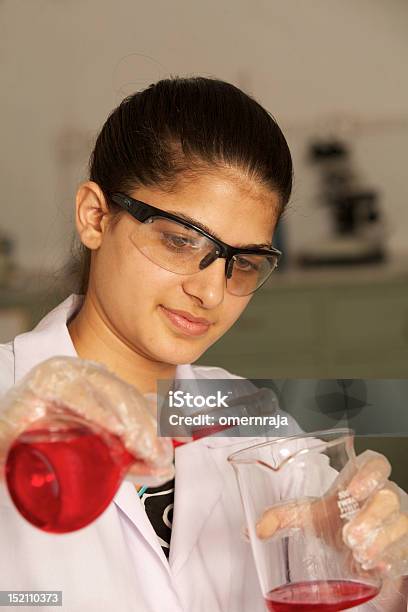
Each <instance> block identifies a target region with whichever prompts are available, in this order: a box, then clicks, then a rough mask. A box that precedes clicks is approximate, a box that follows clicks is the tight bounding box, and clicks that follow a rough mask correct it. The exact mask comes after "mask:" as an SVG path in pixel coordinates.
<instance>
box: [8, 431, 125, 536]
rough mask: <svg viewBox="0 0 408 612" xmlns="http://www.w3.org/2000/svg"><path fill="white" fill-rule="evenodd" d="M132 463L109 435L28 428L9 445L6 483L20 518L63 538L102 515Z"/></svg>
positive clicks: (116, 441)
mask: <svg viewBox="0 0 408 612" xmlns="http://www.w3.org/2000/svg"><path fill="white" fill-rule="evenodd" d="M134 461H135V458H134V457H133V456H132V455H131V454H130V453H129V452H128V451H127V450H126V449H125V447H124V446H123V444H122V442H121V440H120V439H119V438H118V437H117V436H114V435H112V434H110V433H109V432H105V431H104V432H103V435H98V434H96V433H94V431H92V430H91V429H90V428H88V427H87V426H85V425H77V424H75V425H74V426H69V427H68V428H64V429H63V430H62V431H61V432H59V431H52V433H51V432H50V431H49V430H48V429H44V428H43V429H32V430H29V431H25V432H23V433H22V434H21V435H20V436H19V437H18V438H17V439H16V440H15V442H14V443H13V445H12V446H11V448H10V450H9V453H8V456H7V462H6V481H7V485H8V489H9V492H10V495H11V498H12V500H13V502H14V504H15V505H16V507H17V508H18V510H19V511H20V512H21V514H22V515H23V516H24V518H26V519H27V520H28V521H29V522H30V523H32V524H33V525H35V526H36V527H38V528H40V529H43V530H44V531H49V532H53V533H64V532H67V531H75V530H76V529H80V528H81V527H84V526H85V525H87V524H88V523H90V522H91V521H93V520H94V519H96V518H97V517H98V516H99V515H100V514H101V513H102V512H103V511H104V510H105V508H106V507H107V506H108V505H109V503H110V502H111V501H112V499H113V497H114V495H115V493H116V491H117V489H118V487H119V485H120V483H121V481H122V478H123V476H124V474H125V472H126V470H127V468H128V467H129V466H130V464H131V463H133V462H134Z"/></svg>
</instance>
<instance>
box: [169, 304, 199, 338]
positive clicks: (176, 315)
mask: <svg viewBox="0 0 408 612" xmlns="http://www.w3.org/2000/svg"><path fill="white" fill-rule="evenodd" d="M160 310H161V311H162V312H163V313H164V314H165V316H166V319H167V320H168V321H170V323H171V324H172V326H173V327H176V328H177V329H178V330H179V331H182V332H183V333H185V334H188V335H190V336H200V335H202V334H205V333H206V332H207V331H208V328H209V327H210V325H211V321H208V320H207V319H203V318H202V317H194V315H192V314H190V313H189V312H186V311H185V310H172V309H170V308H166V307H165V306H163V305H160Z"/></svg>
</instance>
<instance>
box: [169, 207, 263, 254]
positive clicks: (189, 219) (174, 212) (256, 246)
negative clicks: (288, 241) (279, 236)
mask: <svg viewBox="0 0 408 612" xmlns="http://www.w3.org/2000/svg"><path fill="white" fill-rule="evenodd" d="M168 212H169V213H171V214H172V215H176V216H177V217H180V219H184V221H187V222H188V223H192V224H193V225H196V226H197V227H199V228H200V229H202V230H203V231H204V232H207V234H210V235H211V236H214V238H216V239H217V240H220V241H221V242H224V240H222V238H220V237H219V236H218V235H217V234H216V233H215V232H213V231H212V230H211V229H210V228H209V227H208V226H207V225H205V224H204V223H201V222H200V221H197V219H193V217H189V216H188V215H186V214H185V213H182V212H179V211H178V210H169V211H168ZM265 247H266V248H269V249H270V248H271V243H270V242H269V243H268V242H262V243H260V244H259V243H258V244H256V243H251V244H237V245H236V248H238V249H262V248H265Z"/></svg>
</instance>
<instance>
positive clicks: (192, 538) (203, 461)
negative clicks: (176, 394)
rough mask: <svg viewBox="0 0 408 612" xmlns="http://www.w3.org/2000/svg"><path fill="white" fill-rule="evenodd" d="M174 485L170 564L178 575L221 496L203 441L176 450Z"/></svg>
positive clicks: (216, 472)
mask: <svg viewBox="0 0 408 612" xmlns="http://www.w3.org/2000/svg"><path fill="white" fill-rule="evenodd" d="M175 466H176V486H175V497H174V512H173V525H172V534H171V543H170V557H169V563H170V567H171V570H172V572H173V574H177V573H178V572H179V571H180V570H181V568H182V567H183V565H184V564H185V562H186V561H187V559H188V557H189V556H190V554H191V551H192V549H193V548H194V546H195V544H196V542H197V540H198V538H199V536H200V532H201V531H202V529H203V527H204V524H205V522H206V521H207V519H208V518H209V517H210V515H211V512H212V510H213V508H214V506H215V504H216V503H217V501H218V499H219V498H220V496H221V493H222V482H223V480H222V476H221V474H220V471H219V469H218V467H217V464H216V461H215V459H214V457H213V456H212V449H210V448H207V446H206V445H205V444H204V443H203V441H202V440H198V441H196V442H191V443H189V444H186V445H184V446H181V447H179V448H177V449H176V455H175Z"/></svg>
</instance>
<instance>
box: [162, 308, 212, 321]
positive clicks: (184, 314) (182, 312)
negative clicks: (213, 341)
mask: <svg viewBox="0 0 408 612" xmlns="http://www.w3.org/2000/svg"><path fill="white" fill-rule="evenodd" d="M166 310H169V311H170V312H174V313H175V314H177V315H180V316H181V317H184V318H185V319H188V320H189V321H191V322H192V323H203V325H211V321H208V319H203V318H202V317H194V316H193V315H192V314H190V313H189V312H186V311H185V310H175V309H174V308H166Z"/></svg>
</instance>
